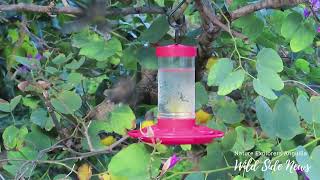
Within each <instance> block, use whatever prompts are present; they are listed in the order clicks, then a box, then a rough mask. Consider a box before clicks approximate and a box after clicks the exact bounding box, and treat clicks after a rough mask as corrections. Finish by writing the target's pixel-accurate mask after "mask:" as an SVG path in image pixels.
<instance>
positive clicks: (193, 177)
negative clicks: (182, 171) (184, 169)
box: [185, 173, 204, 180]
mask: <svg viewBox="0 0 320 180" xmlns="http://www.w3.org/2000/svg"><path fill="white" fill-rule="evenodd" d="M185 180H204V174H203V173H191V174H189V175H188V176H187V177H186V178H185Z"/></svg>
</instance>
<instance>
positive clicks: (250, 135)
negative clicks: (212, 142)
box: [232, 126, 255, 152]
mask: <svg viewBox="0 0 320 180" xmlns="http://www.w3.org/2000/svg"><path fill="white" fill-rule="evenodd" d="M236 132H237V139H236V142H235V144H234V146H233V147H232V151H233V152H245V151H248V150H250V149H252V148H253V147H254V145H255V139H254V135H255V130H254V129H252V128H247V127H242V126H238V127H236Z"/></svg>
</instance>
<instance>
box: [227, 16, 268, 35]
mask: <svg viewBox="0 0 320 180" xmlns="http://www.w3.org/2000/svg"><path fill="white" fill-rule="evenodd" d="M233 23H234V25H235V26H237V27H240V28H242V31H243V33H244V34H245V35H247V36H248V37H249V39H250V40H252V41H254V40H255V39H256V38H257V37H258V36H259V35H260V34H261V33H262V31H263V28H264V22H263V21H262V20H261V19H260V18H258V17H256V16H255V15H254V14H251V15H247V16H243V17H240V18H239V19H237V20H235V21H234V22H233Z"/></svg>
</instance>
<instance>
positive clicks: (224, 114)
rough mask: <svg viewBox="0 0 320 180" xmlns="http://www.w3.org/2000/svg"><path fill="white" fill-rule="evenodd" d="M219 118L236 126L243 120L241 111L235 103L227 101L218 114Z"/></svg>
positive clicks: (220, 107)
mask: <svg viewBox="0 0 320 180" xmlns="http://www.w3.org/2000/svg"><path fill="white" fill-rule="evenodd" d="M217 118H218V119H221V120H222V121H223V122H225V123H228V124H235V123H238V122H240V121H241V120H242V117H241V114H240V111H239V109H238V106H237V104H236V103H235V102H234V101H225V102H224V103H222V104H221V105H220V106H219V108H218V112H217Z"/></svg>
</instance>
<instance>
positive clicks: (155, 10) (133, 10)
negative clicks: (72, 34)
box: [0, 3, 165, 16]
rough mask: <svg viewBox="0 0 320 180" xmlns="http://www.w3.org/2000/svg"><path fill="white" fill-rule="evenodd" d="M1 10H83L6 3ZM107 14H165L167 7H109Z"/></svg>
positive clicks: (51, 12) (65, 11)
mask: <svg viewBox="0 0 320 180" xmlns="http://www.w3.org/2000/svg"><path fill="white" fill-rule="evenodd" d="M0 11H4V12H6V11H17V12H33V13H46V14H73V15H80V14H82V13H83V12H82V10H81V9H80V8H76V7H51V6H41V5H35V4H24V3H19V4H6V5H0ZM106 11H107V12H106V15H107V16H108V15H109V16H111V15H129V14H143V13H148V14H164V13H165V9H164V8H162V7H152V6H151V7H145V6H141V7H129V8H122V9H119V8H107V9H106Z"/></svg>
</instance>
